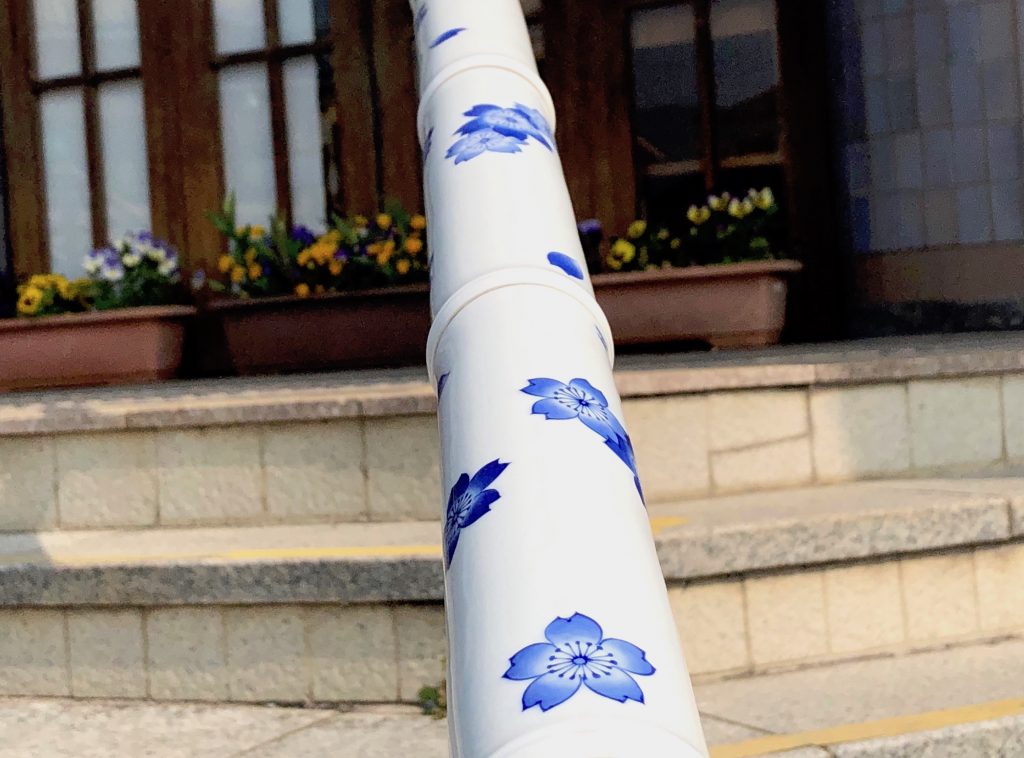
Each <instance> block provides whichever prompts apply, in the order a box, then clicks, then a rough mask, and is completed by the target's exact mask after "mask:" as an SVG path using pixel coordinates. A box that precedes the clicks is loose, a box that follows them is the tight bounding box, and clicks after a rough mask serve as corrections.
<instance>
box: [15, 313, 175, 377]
mask: <svg viewBox="0 0 1024 758" xmlns="http://www.w3.org/2000/svg"><path fill="white" fill-rule="evenodd" d="M194 314H195V309H194V308H187V307H184V306H154V307H147V308H124V309H119V310H111V311H101V312H99V313H76V314H69V315H65V316H43V317H40V318H34V319H3V320H0V391H2V390H20V389H38V388H43V387H82V386H87V385H99V384H121V383H131V382H150V381H156V380H159V379H169V378H171V377H173V376H175V374H176V373H177V371H178V367H179V366H180V365H181V357H182V346H183V343H184V338H185V322H186V321H187V320H188V319H189V318H191V317H192V316H193V315H194Z"/></svg>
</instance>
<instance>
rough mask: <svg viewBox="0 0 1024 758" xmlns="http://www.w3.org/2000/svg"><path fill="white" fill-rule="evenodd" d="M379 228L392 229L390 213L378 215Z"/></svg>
mask: <svg viewBox="0 0 1024 758" xmlns="http://www.w3.org/2000/svg"><path fill="white" fill-rule="evenodd" d="M377 226H379V227H380V228H381V229H390V228H391V214H390V213H378V214H377Z"/></svg>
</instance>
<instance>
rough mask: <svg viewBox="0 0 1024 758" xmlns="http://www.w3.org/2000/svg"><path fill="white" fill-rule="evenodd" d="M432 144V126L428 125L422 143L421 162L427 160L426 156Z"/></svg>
mask: <svg viewBox="0 0 1024 758" xmlns="http://www.w3.org/2000/svg"><path fill="white" fill-rule="evenodd" d="M433 146H434V127H430V129H428V130H427V139H426V140H425V141H424V143H423V162H424V163H426V162H427V156H428V155H430V148H431V147H433Z"/></svg>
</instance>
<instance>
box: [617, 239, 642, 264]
mask: <svg viewBox="0 0 1024 758" xmlns="http://www.w3.org/2000/svg"><path fill="white" fill-rule="evenodd" d="M612 253H614V254H615V256H616V258H619V259H621V260H622V261H625V262H626V263H629V262H630V261H631V260H633V257H634V256H635V255H636V245H634V244H633V243H632V242H629V241H628V240H623V239H618V240H615V243H614V244H613V245H612Z"/></svg>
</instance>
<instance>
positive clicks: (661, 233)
mask: <svg viewBox="0 0 1024 758" xmlns="http://www.w3.org/2000/svg"><path fill="white" fill-rule="evenodd" d="M658 239H660V240H667V239H668V229H659V230H658Z"/></svg>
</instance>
